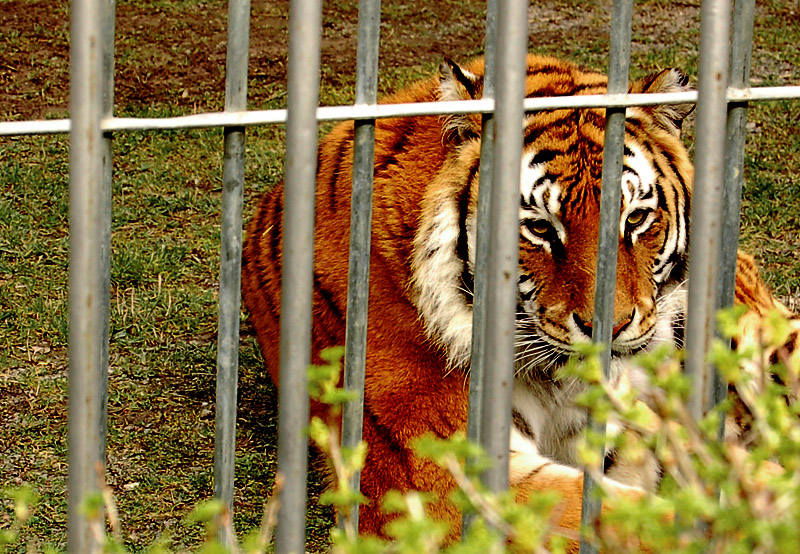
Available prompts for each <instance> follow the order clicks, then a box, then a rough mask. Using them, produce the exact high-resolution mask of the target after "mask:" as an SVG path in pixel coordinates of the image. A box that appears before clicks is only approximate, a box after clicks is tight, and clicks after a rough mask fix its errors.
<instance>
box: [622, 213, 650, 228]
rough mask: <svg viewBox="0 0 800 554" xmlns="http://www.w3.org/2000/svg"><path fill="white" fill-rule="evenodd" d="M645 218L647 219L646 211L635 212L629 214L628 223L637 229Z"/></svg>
mask: <svg viewBox="0 0 800 554" xmlns="http://www.w3.org/2000/svg"><path fill="white" fill-rule="evenodd" d="M645 217H647V212H646V211H645V210H633V211H632V212H631V213H629V214H628V219H627V220H626V221H627V222H628V225H630V226H631V227H635V226H637V225H639V224H641V223H642V222H643V221H644V220H645Z"/></svg>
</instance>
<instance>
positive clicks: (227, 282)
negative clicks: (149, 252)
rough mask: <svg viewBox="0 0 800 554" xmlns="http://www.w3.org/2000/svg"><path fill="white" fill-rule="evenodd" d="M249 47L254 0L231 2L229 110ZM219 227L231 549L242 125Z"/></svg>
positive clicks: (231, 144) (224, 495)
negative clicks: (251, 8) (251, 6)
mask: <svg viewBox="0 0 800 554" xmlns="http://www.w3.org/2000/svg"><path fill="white" fill-rule="evenodd" d="M249 49H250V0H232V1H231V2H230V3H229V4H228V51H227V59H226V72H225V109H226V110H231V111H240V110H245V109H247V66H248V59H249ZM224 137H225V138H224V145H223V149H224V154H223V166H222V225H221V230H220V271H219V321H218V324H219V332H218V336H217V397H216V419H215V431H214V498H217V499H219V500H221V501H222V503H223V505H224V506H225V512H224V513H223V514H222V521H220V525H219V526H218V530H219V531H218V532H219V539H220V542H222V543H223V544H225V545H227V546H228V547H229V548H232V547H233V545H234V544H235V536H234V535H233V491H234V478H235V470H234V467H235V461H236V389H237V386H238V377H239V312H240V298H241V293H240V290H241V275H242V203H243V202H242V199H243V191H244V155H245V130H244V127H225V130H224Z"/></svg>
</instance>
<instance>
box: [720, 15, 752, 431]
mask: <svg viewBox="0 0 800 554" xmlns="http://www.w3.org/2000/svg"><path fill="white" fill-rule="evenodd" d="M754 19H755V0H735V2H734V5H733V30H732V36H731V56H730V72H729V74H728V86H729V87H730V88H729V90H730V89H739V90H746V89H747V87H748V84H749V82H750V61H751V58H752V44H753V23H754ZM746 126H747V103H746V102H734V103H729V104H728V119H727V125H726V127H727V128H726V136H727V143H726V145H725V178H724V185H723V187H722V241H721V243H720V264H719V267H720V276H719V288H718V294H717V306H718V307H719V308H726V307H729V306H732V305H733V296H734V291H735V289H736V252H737V250H738V247H739V219H740V212H741V207H742V185H743V183H744V147H745V139H746V135H747V129H746ZM727 394H728V385H727V383H725V382H724V380H723V379H722V378H721V376H720V375H719V373H715V381H714V402H715V403H719V402H722V401H723V400H724V399H725V397H726V396H727ZM724 425H725V419H724V418H723V419H722V422H721V426H722V427H723V429H722V430H721V432H724Z"/></svg>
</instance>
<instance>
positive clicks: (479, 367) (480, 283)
mask: <svg viewBox="0 0 800 554" xmlns="http://www.w3.org/2000/svg"><path fill="white" fill-rule="evenodd" d="M497 4H498V2H497V0H488V1H487V2H486V36H485V38H484V58H483V62H484V74H483V98H494V80H495V63H496V61H495V60H496V56H495V52H496V50H497ZM493 160H494V113H487V114H483V116H482V117H481V165H480V174H479V176H478V213H477V215H476V218H477V223H476V227H477V229H476V237H475V243H476V244H475V260H476V263H475V269H474V271H475V290H474V301H473V305H472V352H471V359H470V368H469V415H468V417H467V438H468V439H469V440H470V441H472V442H474V443H480V442H481V427H482V423H483V389H484V379H485V378H486V371H485V367H486V359H485V355H486V346H485V342H484V339H485V333H486V306H487V298H486V291H487V288H486V271H487V267H488V266H487V264H485V263H484V260H486V259H487V258H488V257H489V202H490V200H491V198H490V197H491V192H492V172H493V167H494V164H493V163H492V162H493ZM473 519H474V516H471V515H467V514H465V515H463V517H462V521H461V537H462V538H464V537H465V536H466V533H465V532H466V530H467V528H468V527H469V526H470V524H471V522H472V520H473Z"/></svg>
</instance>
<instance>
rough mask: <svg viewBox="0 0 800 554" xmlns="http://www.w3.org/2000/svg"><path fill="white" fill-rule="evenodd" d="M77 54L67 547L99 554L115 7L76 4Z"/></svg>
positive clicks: (99, 1)
mask: <svg viewBox="0 0 800 554" xmlns="http://www.w3.org/2000/svg"><path fill="white" fill-rule="evenodd" d="M70 34H71V55H70V68H71V69H70V73H71V75H70V113H71V115H72V129H71V133H70V207H69V213H70V215H69V228H70V259H69V407H68V411H69V413H68V437H69V447H68V462H69V470H68V490H67V495H68V498H67V549H68V551H69V552H74V553H78V552H80V553H84V552H100V551H101V550H102V548H103V545H102V542H101V541H102V535H103V531H104V529H105V521H104V518H103V516H102V512H101V515H100V516H99V517H98V516H94V517H93V518H92V517H89V516H88V515H87V514H86V511H85V510H84V509H83V506H84V505H85V503H86V502H87V500H88V499H89V498H90V497H91V496H92V495H95V494H99V493H100V491H101V488H102V486H103V485H104V482H105V439H106V427H107V405H108V335H109V292H110V260H111V136H110V135H108V134H104V133H103V130H102V128H101V122H102V120H103V118H104V117H110V116H111V114H112V111H113V105H114V101H113V98H114V55H113V41H114V2H113V0H76V1H75V2H73V4H72V14H71V33H70Z"/></svg>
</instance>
